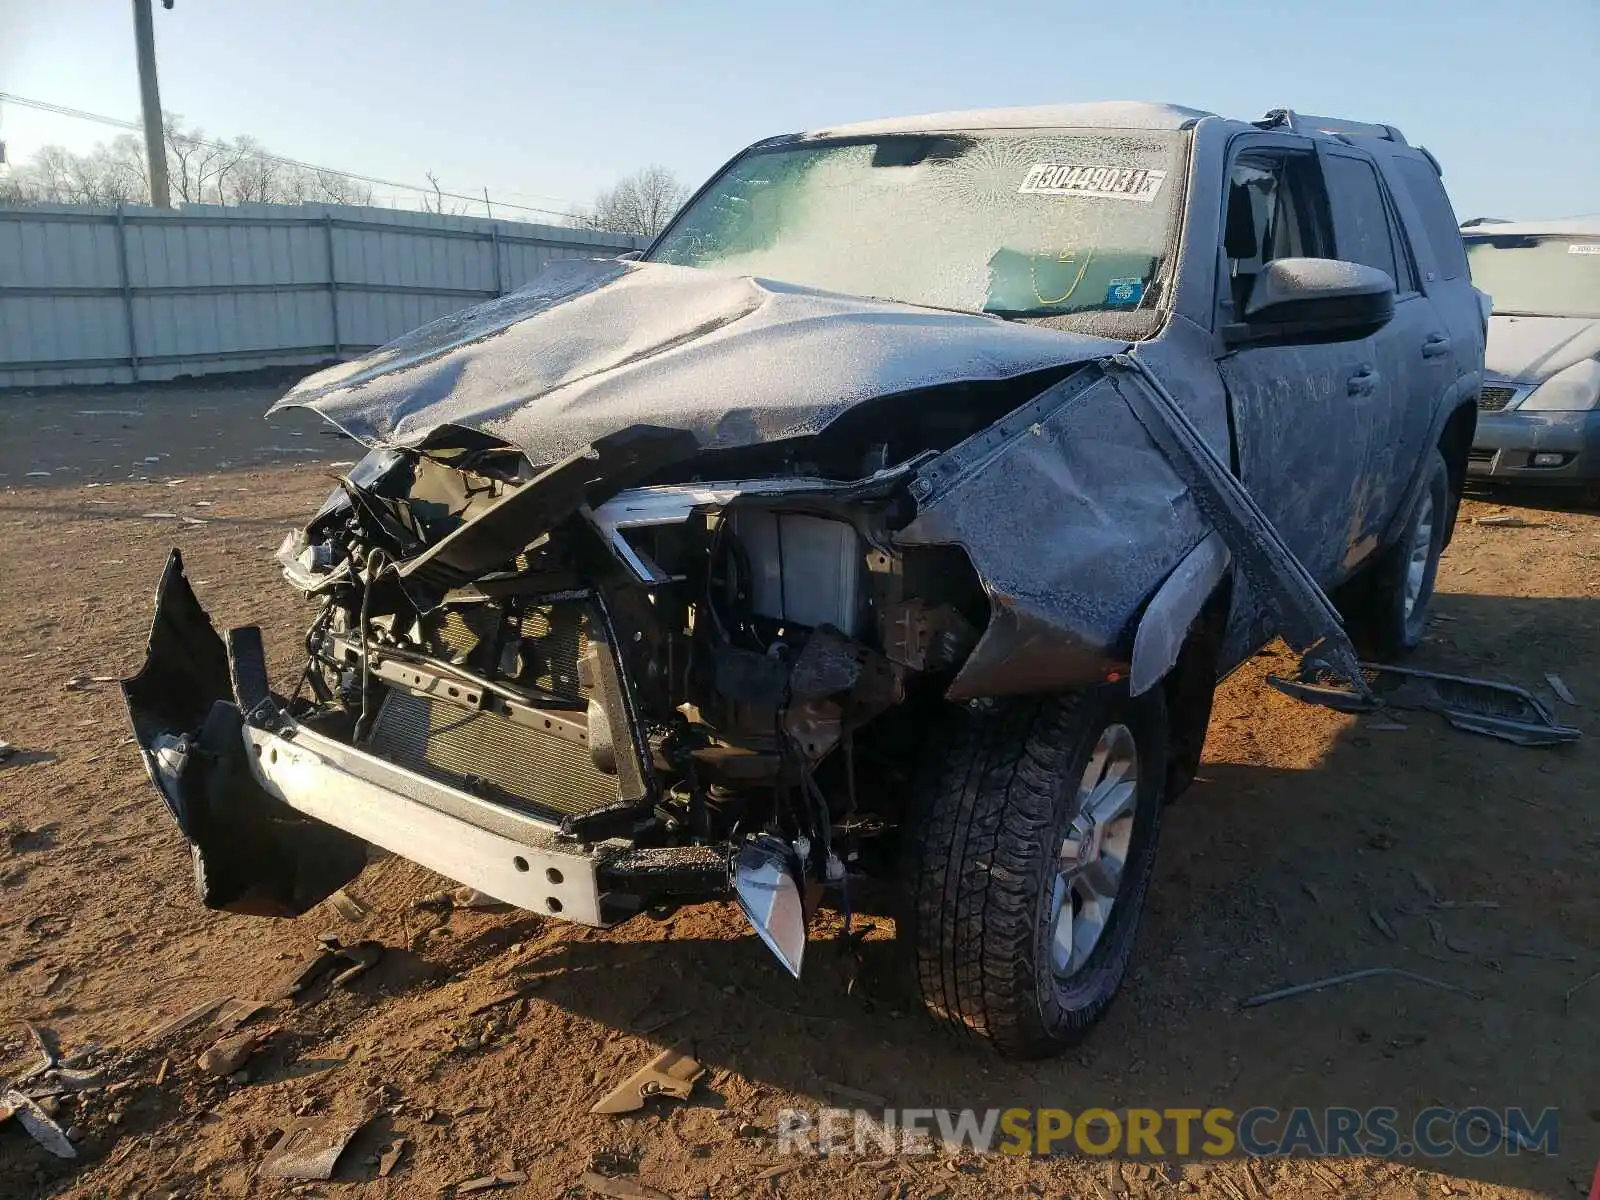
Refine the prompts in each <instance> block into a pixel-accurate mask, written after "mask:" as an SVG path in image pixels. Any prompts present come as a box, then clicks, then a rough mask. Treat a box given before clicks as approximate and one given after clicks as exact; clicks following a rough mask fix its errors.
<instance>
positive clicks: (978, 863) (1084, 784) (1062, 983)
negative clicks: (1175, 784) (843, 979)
mask: <svg viewBox="0 0 1600 1200" xmlns="http://www.w3.org/2000/svg"><path fill="white" fill-rule="evenodd" d="M954 724H955V726H956V728H955V729H954V730H953V731H952V733H951V736H950V737H949V739H948V740H947V741H946V743H945V744H946V746H947V751H946V753H945V755H944V757H943V761H942V762H941V763H940V764H939V766H938V767H937V769H935V770H933V771H930V772H929V774H928V776H927V778H926V779H925V780H924V781H923V783H922V784H921V786H920V787H919V795H918V797H917V804H916V805H915V808H914V811H913V813H912V820H911V824H910V829H911V838H910V845H909V850H910V857H911V863H910V864H909V865H910V868H911V872H912V874H911V887H912V897H911V899H912V905H911V912H910V914H909V915H910V920H909V929H908V930H907V931H906V934H905V935H904V936H907V937H908V939H909V942H910V948H911V950H912V951H913V953H914V955H915V961H916V968H917V978H918V983H919V984H920V987H921V992H922V997H923V1001H924V1003H925V1004H926V1005H927V1007H928V1008H929V1010H930V1011H931V1012H932V1013H933V1014H934V1015H935V1016H938V1017H941V1018H943V1019H944V1020H945V1021H947V1022H949V1023H950V1024H951V1025H953V1026H955V1027H956V1028H958V1029H961V1030H964V1031H966V1032H969V1033H972V1034H975V1035H977V1036H979V1037H982V1038H986V1039H987V1040H989V1041H990V1042H992V1043H993V1044H994V1045H995V1047H996V1048H997V1049H998V1050H1000V1051H1001V1052H1002V1053H1004V1054H1007V1055H1011V1056H1015V1057H1023V1058H1039V1057H1044V1056H1046V1055H1050V1054H1057V1053H1060V1052H1061V1051H1063V1050H1065V1049H1067V1048H1069V1047H1070V1046H1072V1045H1073V1044H1075V1043H1076V1042H1077V1041H1078V1040H1079V1039H1081V1038H1082V1037H1083V1035H1084V1034H1085V1033H1086V1032H1087V1031H1088V1030H1089V1028H1090V1027H1091V1026H1092V1025H1094V1023H1095V1022H1096V1021H1098V1020H1099V1019H1100V1018H1101V1016H1102V1015H1103V1014H1104V1013H1105V1011H1106V1009H1107V1008H1108V1007H1109V1006H1110V1004H1111V1001H1112V998H1113V997H1114V996H1115V995H1116V992H1117V989H1118V988H1119V987H1120V985H1121V983H1122V979H1123V976H1124V974H1125V973H1126V971H1127V967H1128V960H1129V958H1130V956H1131V955H1132V953H1133V943H1134V935H1135V933H1136V931H1137V929H1138V925H1139V914H1140V911H1141V910H1142V909H1143V907H1144V900H1145V893H1146V891H1147V889H1148V887H1149V883H1150V873H1151V869H1152V866H1153V864H1154V861H1155V847H1156V833H1157V829H1158V827H1159V824H1160V819H1161V807H1162V790H1163V787H1164V781H1165V777H1166V768H1167V761H1166V759H1167V722H1166V712H1165V708H1164V705H1163V703H1162V700H1161V690H1160V689H1159V688H1157V689H1154V691H1152V692H1151V693H1149V694H1147V695H1146V696H1143V697H1140V698H1138V699H1131V698H1129V697H1128V695H1127V694H1126V691H1125V690H1124V689H1120V688H1101V689H1095V690H1093V691H1087V692H1081V693H1075V694H1071V695H1066V696H1059V697H1053V698H1049V699H1044V700H1035V699H1030V700H1014V701H1006V702H1001V703H1000V704H998V705H997V706H996V707H994V708H993V709H991V710H988V711H972V710H961V711H960V712H959V713H957V714H955V716H954Z"/></svg>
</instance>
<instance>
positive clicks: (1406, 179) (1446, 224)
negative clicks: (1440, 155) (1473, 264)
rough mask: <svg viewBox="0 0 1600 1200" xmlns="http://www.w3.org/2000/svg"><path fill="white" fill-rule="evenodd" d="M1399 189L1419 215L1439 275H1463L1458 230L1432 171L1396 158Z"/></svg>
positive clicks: (1464, 261) (1464, 257) (1410, 160)
mask: <svg viewBox="0 0 1600 1200" xmlns="http://www.w3.org/2000/svg"><path fill="white" fill-rule="evenodd" d="M1394 165H1395V167H1396V168H1397V170H1398V174H1399V177H1400V183H1401V185H1402V186H1403V187H1404V188H1405V189H1406V191H1407V192H1408V193H1410V195H1411V199H1412V201H1413V202H1414V203H1415V204H1416V206H1417V208H1418V209H1419V210H1420V211H1421V213H1422V232H1423V234H1424V235H1425V236H1426V237H1427V239H1428V245H1430V246H1432V247H1433V257H1434V259H1435V260H1437V262H1438V264H1439V273H1440V274H1441V275H1442V276H1443V277H1444V278H1446V279H1459V278H1461V276H1463V275H1465V274H1466V273H1467V254H1466V251H1465V250H1464V249H1463V248H1462V245H1461V230H1460V228H1459V226H1458V224H1457V222H1456V214H1455V213H1454V212H1453V211H1452V210H1451V208H1450V197H1448V196H1446V195H1445V194H1444V184H1443V183H1442V182H1440V180H1439V173H1438V172H1437V171H1435V170H1434V169H1433V167H1432V166H1431V165H1430V164H1428V163H1425V162H1423V161H1421V160H1420V159H1415V158H1397V159H1395V160H1394Z"/></svg>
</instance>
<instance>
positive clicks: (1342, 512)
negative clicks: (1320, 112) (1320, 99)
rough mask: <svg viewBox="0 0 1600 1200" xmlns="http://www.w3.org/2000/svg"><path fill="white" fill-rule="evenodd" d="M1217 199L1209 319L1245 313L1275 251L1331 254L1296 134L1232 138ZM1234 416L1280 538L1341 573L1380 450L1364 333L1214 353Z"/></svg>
mask: <svg viewBox="0 0 1600 1200" xmlns="http://www.w3.org/2000/svg"><path fill="white" fill-rule="evenodd" d="M1236 145H1237V146H1238V148H1237V150H1236V151H1235V152H1234V154H1233V156H1232V161H1231V164H1230V167H1229V171H1228V183H1227V194H1226V196H1225V197H1224V201H1223V202H1224V205H1225V208H1224V225H1223V228H1224V238H1223V242H1224V246H1223V253H1224V259H1225V262H1224V278H1222V279H1220V280H1219V283H1218V314H1217V321H1218V327H1219V328H1220V327H1221V326H1222V325H1224V324H1227V323H1229V322H1234V321H1240V320H1242V319H1243V315H1244V306H1245V300H1246V299H1247V297H1248V296H1249V294H1250V287H1251V285H1252V284H1253V283H1254V281H1255V278H1256V276H1257V275H1258V274H1259V273H1260V272H1261V270H1262V268H1263V267H1264V266H1265V265H1266V264H1267V263H1269V262H1271V261H1273V260H1275V259H1279V258H1300V257H1309V258H1333V257H1335V254H1334V238H1333V230H1332V226H1331V222H1330V219H1329V215H1328V213H1329V209H1328V203H1327V197H1326V192H1325V190H1324V188H1323V183H1322V172H1321V169H1320V167H1319V165H1318V161H1317V155H1316V153H1315V150H1314V149H1313V147H1312V146H1311V144H1310V143H1309V142H1308V141H1304V140H1303V139H1290V138H1272V139H1260V140H1257V139H1246V140H1244V141H1243V142H1242V143H1238V144H1236ZM1217 367H1218V370H1219V371H1220V372H1221V374H1222V380H1223V383H1224V385H1225V386H1226V388H1227V391H1228V403H1229V407H1230V412H1231V415H1232V419H1233V428H1234V442H1235V451H1236V454H1237V459H1238V465H1237V470H1238V473H1239V477H1240V479H1241V480H1242V482H1243V483H1244V485H1245V487H1246V488H1248V489H1249V492H1250V494H1251V496H1252V497H1254V498H1255V501H1256V503H1257V504H1259V505H1260V506H1261V508H1262V510H1263V511H1264V512H1265V513H1266V514H1267V516H1268V517H1269V518H1270V519H1271V521H1272V523H1273V525H1274V526H1275V527H1276V528H1277V530H1278V533H1279V535H1280V536H1281V537H1282V538H1283V540H1284V541H1285V542H1286V543H1287V544H1288V546H1289V548H1290V549H1291V550H1292V551H1294V554H1295V557H1297V558H1298V559H1299V560H1300V561H1301V563H1302V564H1304V565H1305V567H1306V569H1307V570H1309V571H1310V572H1311V574H1312V575H1313V576H1314V577H1315V578H1316V580H1317V582H1318V583H1320V584H1322V586H1323V587H1324V588H1329V587H1332V586H1334V585H1335V584H1337V583H1339V582H1341V581H1342V580H1343V579H1344V578H1345V577H1347V576H1348V575H1349V574H1350V572H1351V570H1352V569H1353V567H1354V566H1355V563H1356V561H1358V559H1359V556H1360V554H1361V548H1360V546H1359V545H1358V543H1359V541H1360V538H1361V527H1362V525H1363V523H1364V514H1365V511H1366V509H1367V502H1366V500H1365V499H1364V497H1363V495H1362V493H1361V487H1362V481H1363V480H1364V479H1366V478H1368V476H1369V474H1370V471H1371V468H1372V466H1373V464H1375V462H1376V461H1377V459H1378V458H1379V457H1380V455H1381V453H1382V450H1383V448H1382V447H1381V446H1380V445H1378V444H1376V440H1375V439H1376V438H1377V435H1378V433H1379V431H1380V430H1381V429H1382V428H1383V427H1384V426H1385V424H1386V422H1381V421H1376V420H1374V419H1373V418H1374V415H1375V414H1378V413H1381V412H1382V411H1383V410H1384V408H1385V406H1386V404H1387V393H1386V391H1385V384H1384V380H1383V378H1382V374H1381V372H1380V370H1379V365H1378V357H1377V351H1376V346H1375V344H1374V340H1373V339H1372V338H1370V337H1369V338H1362V339H1359V340H1355V341H1344V342H1317V341H1311V340H1308V341H1307V342H1306V343H1305V344H1294V345H1283V344H1273V345H1270V346H1253V345H1248V344H1246V345H1244V346H1240V347H1238V348H1237V349H1234V350H1231V351H1229V352H1227V353H1225V354H1223V356H1222V357H1221V358H1220V359H1219V360H1218V363H1217Z"/></svg>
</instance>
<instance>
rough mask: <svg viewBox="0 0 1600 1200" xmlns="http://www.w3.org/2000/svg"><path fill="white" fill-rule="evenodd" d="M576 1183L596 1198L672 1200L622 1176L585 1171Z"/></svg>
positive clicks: (651, 1188) (613, 1199)
mask: <svg viewBox="0 0 1600 1200" xmlns="http://www.w3.org/2000/svg"><path fill="white" fill-rule="evenodd" d="M578 1182H579V1183H581V1184H582V1185H583V1186H584V1187H586V1188H588V1189H589V1190H590V1191H591V1192H593V1193H594V1194H595V1195H597V1196H610V1197H611V1198H612V1200H672V1198H671V1197H670V1196H668V1195H667V1194H666V1193H665V1192H659V1191H657V1190H656V1189H655V1188H653V1187H650V1186H649V1185H647V1184H643V1183H639V1182H637V1181H636V1180H633V1179H626V1178H623V1177H622V1176H613V1175H602V1174H600V1172H599V1171H585V1172H584V1173H583V1174H582V1175H581V1176H580V1177H579V1178H578Z"/></svg>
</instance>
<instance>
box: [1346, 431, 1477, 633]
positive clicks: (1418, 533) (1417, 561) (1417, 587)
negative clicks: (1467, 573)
mask: <svg viewBox="0 0 1600 1200" xmlns="http://www.w3.org/2000/svg"><path fill="white" fill-rule="evenodd" d="M1455 503H1456V498H1455V497H1454V496H1453V495H1452V493H1451V490H1450V470H1449V468H1448V467H1447V466H1445V461H1444V456H1443V455H1442V454H1440V453H1439V452H1438V451H1437V450H1435V451H1433V459H1432V462H1431V463H1430V464H1429V472H1428V480H1427V483H1426V484H1425V485H1424V486H1423V489H1422V494H1421V495H1419V496H1418V497H1417V501H1416V504H1415V505H1414V506H1413V507H1412V510H1411V515H1410V517H1409V518H1408V519H1407V521H1406V525H1405V529H1404V530H1403V531H1402V532H1401V534H1400V537H1399V538H1398V539H1397V540H1396V541H1395V543H1394V545H1392V546H1390V547H1389V549H1387V550H1385V551H1384V552H1383V554H1382V556H1381V557H1380V558H1379V559H1378V561H1377V562H1376V563H1375V564H1374V565H1373V566H1372V567H1371V568H1370V569H1369V570H1368V571H1366V572H1365V573H1364V574H1363V575H1362V576H1361V578H1359V579H1357V580H1355V581H1354V586H1353V587H1352V589H1351V597H1350V602H1349V604H1348V608H1347V615H1348V616H1349V617H1350V619H1351V623H1352V625H1353V626H1354V629H1353V631H1352V632H1354V633H1355V635H1356V637H1357V639H1358V640H1359V641H1360V642H1361V644H1362V648H1363V649H1364V650H1365V651H1366V652H1367V653H1369V654H1371V655H1372V656H1373V657H1375V658H1398V657H1400V656H1402V655H1404V654H1408V653H1410V652H1411V651H1412V650H1415V649H1416V648H1417V647H1418V646H1420V645H1421V644H1422V634H1423V631H1424V630H1425V629H1426V628H1427V625H1428V607H1429V605H1430V604H1431V603H1432V601H1433V585H1434V582H1435V580H1436V579H1437V577H1438V574H1439V556H1440V555H1441V554H1442V553H1444V543H1445V537H1446V536H1447V534H1448V532H1449V527H1450V522H1451V518H1452V516H1453V513H1454V509H1455Z"/></svg>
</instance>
